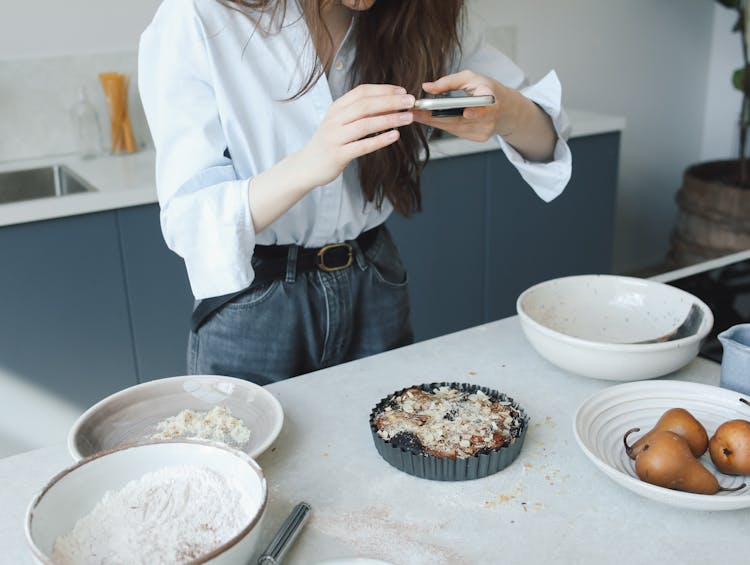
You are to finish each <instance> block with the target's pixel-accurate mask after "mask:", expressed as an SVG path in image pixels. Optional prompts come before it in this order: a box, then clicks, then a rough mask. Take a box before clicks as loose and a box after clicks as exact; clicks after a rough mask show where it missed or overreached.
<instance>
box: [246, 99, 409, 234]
mask: <svg viewBox="0 0 750 565" xmlns="http://www.w3.org/2000/svg"><path fill="white" fill-rule="evenodd" d="M412 106H414V97H413V96H411V95H408V94H406V90H404V89H403V88H401V87H398V86H392V85H388V84H377V85H376V84H363V85H361V86H358V87H356V88H354V89H352V90H350V91H349V92H347V93H346V94H344V95H343V96H342V97H341V98H339V99H338V100H336V101H335V102H334V103H333V104H331V106H330V108H329V109H328V112H327V113H326V115H325V118H323V122H322V123H321V124H320V126H319V127H318V130H317V131H316V132H315V135H313V137H312V139H310V141H309V142H308V143H307V145H305V146H304V147H303V148H302V149H301V150H300V151H298V152H296V153H293V154H291V155H289V156H288V157H286V158H284V159H283V160H281V161H279V162H278V163H276V164H275V165H274V166H273V167H271V168H270V169H267V170H265V171H263V172H262V173H260V174H258V175H256V176H255V177H253V178H252V179H251V180H250V182H249V183H248V191H249V194H248V198H249V203H250V210H251V215H252V222H253V227H254V228H255V233H259V232H261V231H263V230H264V229H266V227H267V226H269V225H270V224H271V223H273V222H274V221H275V220H276V219H277V218H279V216H281V215H282V214H284V213H285V212H286V211H287V210H289V209H290V208H291V207H292V206H294V205H295V204H296V203H297V202H299V201H300V200H301V199H302V198H303V197H304V196H305V195H306V194H307V193H308V192H310V191H311V190H312V189H314V188H315V187H318V186H323V185H325V184H328V183H329V182H331V181H332V180H333V179H335V178H336V177H337V176H339V175H340V174H341V171H343V170H344V168H345V167H346V166H347V165H348V164H349V163H350V162H351V161H352V160H353V159H356V158H357V157H359V156H361V155H366V154H368V153H372V152H373V151H377V150H378V149H381V148H383V147H385V146H386V145H390V144H391V143H394V142H395V141H396V140H398V138H399V133H398V129H396V128H398V127H400V126H405V125H407V124H410V123H412V122H413V121H414V116H413V114H412V113H411V112H405V111H403V110H405V109H408V108H411V107H412Z"/></svg>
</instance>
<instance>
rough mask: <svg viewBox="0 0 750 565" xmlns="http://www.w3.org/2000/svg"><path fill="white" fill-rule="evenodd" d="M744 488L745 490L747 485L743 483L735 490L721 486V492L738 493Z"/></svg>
mask: <svg viewBox="0 0 750 565" xmlns="http://www.w3.org/2000/svg"><path fill="white" fill-rule="evenodd" d="M743 488H745V483H742V484H741V485H740V486H738V487H734V488H727V487H723V486H719V492H737V491H738V490H742V489H743Z"/></svg>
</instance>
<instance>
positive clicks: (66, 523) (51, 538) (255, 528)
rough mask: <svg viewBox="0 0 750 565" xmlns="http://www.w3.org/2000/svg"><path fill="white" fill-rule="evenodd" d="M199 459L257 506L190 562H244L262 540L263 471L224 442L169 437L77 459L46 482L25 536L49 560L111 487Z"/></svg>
mask: <svg viewBox="0 0 750 565" xmlns="http://www.w3.org/2000/svg"><path fill="white" fill-rule="evenodd" d="M179 465H198V466H201V467H206V468H208V469H211V470H212V471H214V472H216V473H218V474H219V475H221V476H222V477H225V478H226V479H228V480H232V481H234V484H236V485H238V487H239V488H240V489H242V491H243V494H246V495H247V496H249V499H250V500H251V501H252V503H253V504H254V511H253V513H252V515H251V517H250V519H249V520H248V522H247V524H246V526H245V527H244V528H243V529H242V531H241V532H239V533H238V534H237V535H235V536H234V537H233V538H231V539H230V540H228V541H227V542H226V543H224V544H223V545H221V546H220V547H218V548H216V549H215V550H214V551H212V552H211V553H209V554H207V555H204V556H203V557H201V558H200V559H198V560H196V561H191V563H211V564H212V565H234V564H243V565H244V564H245V563H246V562H247V560H248V558H249V556H251V555H253V554H254V552H255V550H256V548H257V546H258V541H259V536H260V531H261V527H260V524H261V522H262V520H263V517H264V515H265V511H266V506H267V503H268V490H267V486H266V480H265V477H264V476H263V472H262V471H261V469H260V467H259V466H258V464H257V463H255V461H254V460H253V459H252V458H251V457H250V456H249V455H247V454H246V453H243V452H241V451H238V450H235V449H231V448H228V447H226V446H224V445H223V444H218V443H211V442H198V441H166V442H154V443H146V444H139V445H132V446H125V447H120V448H117V449H113V450H111V451H106V452H101V453H98V454H97V455H94V456H92V457H89V458H87V459H84V460H82V461H79V462H78V463H76V464H75V465H73V466H71V467H69V468H67V469H65V470H64V471H62V472H61V473H59V474H58V475H57V476H55V477H54V478H53V479H51V480H50V481H49V483H47V485H45V486H44V488H43V489H42V490H41V492H40V493H39V494H38V495H37V496H35V497H34V499H33V500H32V501H31V504H30V505H29V508H28V510H27V512H26V539H27V541H28V543H29V545H30V547H31V551H32V554H33V556H34V558H35V559H36V561H37V562H38V563H42V564H45V565H51V564H52V563H53V562H52V549H53V547H54V543H55V540H56V539H57V538H58V537H60V536H61V535H65V534H67V533H69V532H70V531H72V530H73V527H74V526H75V524H76V522H77V521H78V520H79V519H80V518H82V517H83V516H85V515H87V514H88V513H90V512H91V511H92V510H93V508H94V507H95V506H96V504H97V503H98V502H99V501H100V500H101V499H102V497H103V496H104V494H105V493H106V492H107V491H117V490H120V489H122V488H123V487H124V486H125V485H126V484H127V483H128V482H130V481H133V480H136V479H139V478H141V477H142V476H143V475H145V474H146V473H150V472H154V471H157V470H159V469H163V468H164V467H168V466H179Z"/></svg>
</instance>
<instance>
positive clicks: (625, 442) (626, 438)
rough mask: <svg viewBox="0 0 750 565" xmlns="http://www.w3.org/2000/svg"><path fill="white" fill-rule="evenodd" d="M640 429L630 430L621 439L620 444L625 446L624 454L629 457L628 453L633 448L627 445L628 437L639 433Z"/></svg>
mask: <svg viewBox="0 0 750 565" xmlns="http://www.w3.org/2000/svg"><path fill="white" fill-rule="evenodd" d="M640 431H641V428H630V429H629V430H628V431H627V432H625V435H624V436H623V437H622V443H623V444H625V453H627V454H628V455H630V452H631V451H632V450H633V446H631V445H628V436H629V435H630V434H632V433H634V432H640Z"/></svg>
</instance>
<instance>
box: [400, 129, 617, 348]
mask: <svg viewBox="0 0 750 565" xmlns="http://www.w3.org/2000/svg"><path fill="white" fill-rule="evenodd" d="M569 145H570V148H571V152H572V153H573V162H574V165H573V175H572V177H571V180H570V182H569V183H568V186H567V188H566V189H565V191H564V192H563V193H562V194H561V195H560V196H559V197H558V198H556V199H555V200H553V201H552V202H550V203H545V202H544V201H542V200H541V199H540V198H539V197H538V196H537V195H536V194H535V193H534V192H533V191H532V190H531V188H530V187H529V186H528V185H527V184H526V182H525V181H524V180H523V179H522V178H521V176H520V174H519V173H518V171H517V170H516V169H515V167H513V166H512V165H511V164H510V163H509V162H508V160H507V158H506V157H505V155H504V154H503V153H502V152H501V151H490V152H486V153H477V154H472V155H463V156H457V157H452V158H447V159H439V160H435V161H432V162H430V163H429V164H428V165H427V166H426V167H425V171H424V176H423V208H424V211H423V212H422V213H421V214H417V215H415V216H414V217H413V218H410V219H405V218H403V217H400V216H393V217H392V218H391V219H389V220H388V225H389V227H390V229H391V231H392V232H393V236H394V239H395V241H396V243H397V244H398V246H399V249H400V250H401V253H402V256H403V258H404V261H405V262H406V265H407V267H408V269H409V276H410V283H409V286H410V295H411V302H412V323H413V325H414V332H415V338H416V339H417V341H420V340H423V339H428V338H432V337H436V336H439V335H442V334H445V333H448V332H453V331H458V330H462V329H465V328H468V327H471V326H474V325H477V324H481V323H484V322H489V321H492V320H497V319H500V318H504V317H507V316H511V315H513V314H515V303H516V298H517V297H518V295H519V294H520V293H521V292H522V291H523V290H524V289H526V288H528V287H529V286H531V285H532V284H534V283H536V282H540V281H542V280H546V279H551V278H556V277H561V276H565V275H573V274H582V273H609V272H610V271H611V264H612V244H613V233H614V206H615V196H616V187H617V167H618V155H619V146H620V134H619V132H616V133H611V134H602V135H595V136H587V137H577V138H574V139H572V140H570V143H569Z"/></svg>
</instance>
